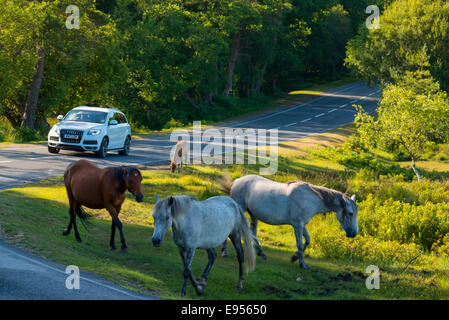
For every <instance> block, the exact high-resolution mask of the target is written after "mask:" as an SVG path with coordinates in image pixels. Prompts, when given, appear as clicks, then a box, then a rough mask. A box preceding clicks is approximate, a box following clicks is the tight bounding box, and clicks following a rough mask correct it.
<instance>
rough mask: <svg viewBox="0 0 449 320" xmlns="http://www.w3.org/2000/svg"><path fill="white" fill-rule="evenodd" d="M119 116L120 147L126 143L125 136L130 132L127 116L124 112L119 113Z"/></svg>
mask: <svg viewBox="0 0 449 320" xmlns="http://www.w3.org/2000/svg"><path fill="white" fill-rule="evenodd" d="M118 118H119V128H120V138H119V140H120V142H119V147H120V148H121V147H123V146H124V144H125V138H126V135H127V134H128V123H127V121H126V119H125V116H124V115H123V114H122V113H119V114H118Z"/></svg>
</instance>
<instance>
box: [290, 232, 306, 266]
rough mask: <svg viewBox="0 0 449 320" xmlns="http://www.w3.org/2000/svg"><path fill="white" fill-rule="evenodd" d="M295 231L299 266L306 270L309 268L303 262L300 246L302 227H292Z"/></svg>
mask: <svg viewBox="0 0 449 320" xmlns="http://www.w3.org/2000/svg"><path fill="white" fill-rule="evenodd" d="M293 228H294V229H295V236H296V246H297V247H298V259H299V266H300V267H301V268H304V269H308V268H309V267H308V266H307V264H306V263H305V262H304V246H303V244H302V237H303V235H304V225H302V224H301V225H297V226H293Z"/></svg>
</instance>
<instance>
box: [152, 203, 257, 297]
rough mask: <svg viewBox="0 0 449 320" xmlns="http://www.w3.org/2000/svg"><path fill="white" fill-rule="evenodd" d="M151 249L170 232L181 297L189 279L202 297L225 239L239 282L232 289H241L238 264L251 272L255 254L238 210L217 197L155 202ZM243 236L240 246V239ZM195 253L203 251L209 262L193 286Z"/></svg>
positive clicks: (251, 238)
mask: <svg viewBox="0 0 449 320" xmlns="http://www.w3.org/2000/svg"><path fill="white" fill-rule="evenodd" d="M153 218H154V233H153V237H152V239H151V240H152V242H153V245H154V246H156V247H159V246H160V244H161V242H162V239H163V238H164V235H165V233H166V232H167V231H168V230H169V229H170V228H172V232H173V241H174V242H175V243H176V245H177V246H178V250H179V253H180V254H181V258H182V261H183V263H184V283H183V285H182V290H181V297H183V296H184V295H185V294H186V284H187V279H188V278H189V277H190V280H191V282H192V285H193V287H194V288H195V290H196V292H197V294H198V295H202V294H203V293H204V289H205V287H206V280H207V276H208V274H209V271H210V269H211V268H212V264H213V263H214V261H215V259H216V258H217V254H216V253H215V249H214V248H215V247H216V246H218V245H220V244H221V243H223V241H225V240H226V239H227V238H228V237H229V238H230V239H231V241H232V243H233V245H234V247H235V249H236V251H237V259H238V261H239V281H238V284H237V287H236V289H237V290H241V289H242V288H243V284H242V281H243V270H242V264H243V262H244V263H245V267H246V271H247V272H249V271H252V270H254V267H255V263H256V253H255V251H254V239H253V235H252V233H251V230H250V229H249V227H248V224H247V222H246V219H245V216H244V215H243V211H242V209H241V208H240V207H239V206H238V204H237V203H235V201H234V200H232V199H231V198H230V197H226V196H217V197H212V198H209V199H207V200H205V201H198V200H195V199H194V198H192V197H190V196H185V195H184V196H173V197H168V198H165V199H164V200H159V196H156V205H155V206H154V209H153ZM242 235H243V239H244V246H243V247H242V243H241V238H242ZM195 249H206V250H207V255H208V257H209V261H208V263H207V266H206V268H205V269H204V272H203V275H202V276H201V280H200V281H199V282H197V281H196V280H195V277H194V276H193V274H192V271H191V270H190V266H191V264H192V260H193V256H194V254H195Z"/></svg>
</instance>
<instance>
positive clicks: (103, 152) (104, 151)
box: [95, 138, 109, 158]
mask: <svg viewBox="0 0 449 320" xmlns="http://www.w3.org/2000/svg"><path fill="white" fill-rule="evenodd" d="M108 145H109V141H108V138H103V140H102V141H101V145H100V149H98V151H95V155H96V156H97V157H98V158H106V156H107V155H108Z"/></svg>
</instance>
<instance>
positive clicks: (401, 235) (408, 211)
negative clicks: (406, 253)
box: [359, 195, 449, 250]
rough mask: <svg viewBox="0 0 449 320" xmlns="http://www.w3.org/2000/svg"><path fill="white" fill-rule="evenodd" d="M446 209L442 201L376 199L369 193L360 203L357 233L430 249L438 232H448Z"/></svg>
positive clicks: (446, 204)
mask: <svg viewBox="0 0 449 320" xmlns="http://www.w3.org/2000/svg"><path fill="white" fill-rule="evenodd" d="M448 212H449V203H446V202H444V203H431V202H428V203H426V204H424V205H414V204H410V203H404V202H400V201H394V200H393V199H388V200H386V201H380V200H378V199H375V198H373V197H372V195H369V196H368V197H367V199H366V200H365V201H363V202H362V203H361V204H360V210H359V228H360V233H361V234H362V235H369V236H373V237H376V238H378V239H382V240H383V241H389V240H391V241H399V242H400V243H414V244H417V245H419V246H420V247H422V248H423V249H426V250H430V249H431V248H432V245H433V244H434V243H435V242H436V241H438V239H439V238H440V237H441V235H445V234H447V233H448V232H449V214H448Z"/></svg>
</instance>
